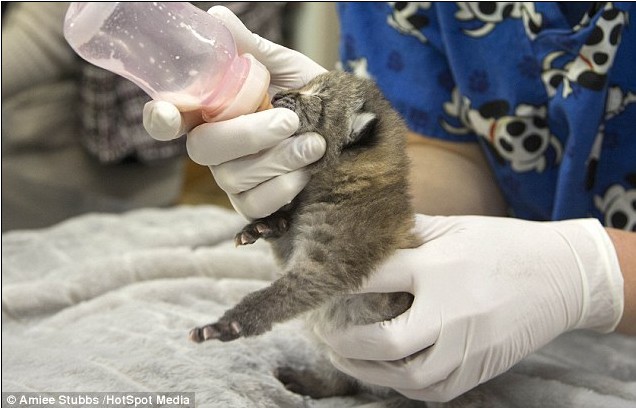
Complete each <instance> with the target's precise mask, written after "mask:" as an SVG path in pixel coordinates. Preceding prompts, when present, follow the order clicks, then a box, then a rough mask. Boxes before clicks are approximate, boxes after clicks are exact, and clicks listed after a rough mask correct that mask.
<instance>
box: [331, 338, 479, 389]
mask: <svg viewBox="0 0 636 408" xmlns="http://www.w3.org/2000/svg"><path fill="white" fill-rule="evenodd" d="M451 331H453V332H455V333H445V335H444V336H443V338H440V339H439V340H438V343H436V344H434V345H432V346H430V347H428V348H420V349H419V350H417V351H416V352H414V353H412V354H410V355H408V356H407V357H404V358H399V359H395V360H389V361H387V360H382V361H374V360H371V359H366V358H365V359H355V358H345V357H342V356H340V355H337V354H334V353H331V354H330V358H331V361H332V363H333V364H334V366H336V368H338V369H339V370H341V371H343V372H345V373H347V374H349V375H351V376H353V377H355V378H358V379H360V380H363V381H365V382H369V383H371V384H376V385H382V386H387V387H391V388H395V389H396V390H398V391H399V392H401V393H403V394H407V393H408V394H410V395H413V396H418V395H419V393H421V392H422V390H426V389H428V388H430V390H429V391H430V392H431V394H433V393H435V392H438V393H441V394H444V395H450V394H451V393H453V392H455V391H456V390H458V389H460V388H461V387H462V384H460V379H459V376H457V375H455V373H457V372H458V370H459V369H461V368H460V366H461V364H462V363H463V358H464V353H465V344H464V343H465V342H466V337H465V330H464V329H463V328H462V327H458V328H457V330H451ZM462 332H463V334H464V335H462ZM419 334H420V333H418V332H417V331H412V332H409V333H408V334H407V335H408V336H410V337H419ZM390 347H391V345H390V344H385V345H384V348H390ZM380 350H381V349H380ZM378 351H379V350H378ZM461 391H465V389H461ZM439 397H440V398H443V395H441V396H439ZM417 399H422V397H417Z"/></svg>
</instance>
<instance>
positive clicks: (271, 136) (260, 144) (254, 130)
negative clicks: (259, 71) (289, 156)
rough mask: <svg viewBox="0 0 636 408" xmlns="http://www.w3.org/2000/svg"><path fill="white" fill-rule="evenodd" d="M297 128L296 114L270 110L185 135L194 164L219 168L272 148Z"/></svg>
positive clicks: (288, 111)
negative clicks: (222, 164) (231, 161)
mask: <svg viewBox="0 0 636 408" xmlns="http://www.w3.org/2000/svg"><path fill="white" fill-rule="evenodd" d="M296 129H298V115H296V113H294V112H292V111H291V110H289V109H285V108H273V109H268V110H264V111H261V112H256V113H251V114H249V115H242V116H239V117H236V118H233V119H228V120H225V121H221V122H214V123H204V124H202V125H199V126H197V127H196V128H194V129H192V131H191V132H190V133H189V134H188V139H187V142H186V147H187V150H188V154H189V155H190V158H191V159H192V160H194V161H195V162H196V163H198V164H201V165H208V166H210V165H219V164H221V163H225V162H227V161H230V160H234V159H237V158H239V157H243V156H247V155H250V154H254V153H258V152H260V151H261V150H264V149H268V148H270V147H272V146H275V145H276V144H278V143H280V142H281V141H282V140H284V139H286V138H288V137H289V136H291V135H292V134H294V132H295V131H296Z"/></svg>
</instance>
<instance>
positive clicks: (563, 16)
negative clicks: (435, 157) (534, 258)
mask: <svg viewBox="0 0 636 408" xmlns="http://www.w3.org/2000/svg"><path fill="white" fill-rule="evenodd" d="M339 13H340V18H341V33H342V42H341V57H342V63H343V67H344V68H345V69H347V70H349V71H353V72H356V73H358V74H360V75H367V76H369V77H371V78H373V79H375V81H376V82H377V83H378V85H379V87H380V88H381V89H382V91H383V92H384V94H385V96H386V97H387V99H388V100H389V101H390V102H391V103H392V104H393V106H394V107H395V108H396V110H398V111H399V112H400V113H401V114H402V116H403V117H404V118H405V120H406V121H407V123H408V125H409V127H410V128H411V130H413V131H415V132H417V133H421V134H424V135H427V136H430V137H436V138H440V139H444V140H448V141H458V142H478V143H479V144H480V145H481V146H482V148H483V150H484V152H485V154H486V156H487V158H488V161H489V163H490V165H491V166H492V169H493V171H494V174H495V175H496V178H497V180H498V183H499V185H500V188H501V190H502V192H503V194H504V196H505V199H506V200H507V203H508V205H509V208H510V214H511V215H513V216H516V217H520V218H525V219H531V220H560V219H568V218H580V217H596V218H598V219H600V220H601V221H602V222H603V223H604V225H606V226H611V227H615V228H620V229H625V230H631V231H636V21H632V24H631V25H630V24H629V19H630V18H631V19H632V20H634V18H635V17H634V16H635V15H636V5H634V4H632V3H610V2H597V3H590V2H587V3H565V2H564V3H562V4H560V3H558V2H552V3H545V2H538V3H532V2H521V3H519V2H499V3H495V2H458V3H434V2H412V3H408V2H406V3H405V2H391V3H340V5H339Z"/></svg>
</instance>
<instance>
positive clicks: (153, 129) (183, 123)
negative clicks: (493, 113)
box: [143, 100, 203, 141]
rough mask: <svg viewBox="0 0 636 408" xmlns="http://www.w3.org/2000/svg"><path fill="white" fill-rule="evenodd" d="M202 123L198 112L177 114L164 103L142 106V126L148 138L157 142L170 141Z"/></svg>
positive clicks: (174, 108)
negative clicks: (150, 137)
mask: <svg viewBox="0 0 636 408" xmlns="http://www.w3.org/2000/svg"><path fill="white" fill-rule="evenodd" d="M201 123H203V119H202V117H201V112H200V111H192V112H179V109H177V107H176V106H174V105H173V104H171V103H170V102H166V101H154V100H153V101H150V102H148V103H146V104H145V105H144V110H143V124H144V128H145V129H146V131H147V132H148V134H149V135H150V136H152V137H153V138H154V139H157V140H162V141H166V140H172V139H176V138H177V137H179V136H181V135H184V134H186V133H187V132H188V131H190V129H192V128H194V127H195V126H197V125H199V124H201Z"/></svg>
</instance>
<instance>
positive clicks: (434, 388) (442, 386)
mask: <svg viewBox="0 0 636 408" xmlns="http://www.w3.org/2000/svg"><path fill="white" fill-rule="evenodd" d="M394 389H395V391H397V392H399V393H400V394H402V395H404V396H405V397H407V398H409V399H412V400H421V401H435V402H448V401H450V400H452V399H454V398H456V397H458V396H460V395H461V394H463V393H464V392H466V391H468V390H469V389H470V388H466V387H463V386H461V385H460V386H459V387H457V388H455V387H451V386H449V384H448V381H447V380H442V381H440V382H439V383H438V384H434V385H431V386H430V387H426V388H423V389H419V390H417V389H413V390H409V389H404V388H394Z"/></svg>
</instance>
